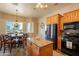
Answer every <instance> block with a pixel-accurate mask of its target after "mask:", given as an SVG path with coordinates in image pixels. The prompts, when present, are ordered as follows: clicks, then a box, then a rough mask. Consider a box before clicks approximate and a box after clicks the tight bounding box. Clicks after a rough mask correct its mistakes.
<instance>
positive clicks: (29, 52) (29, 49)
mask: <svg viewBox="0 0 79 59" xmlns="http://www.w3.org/2000/svg"><path fill="white" fill-rule="evenodd" d="M26 50H27V52H28V54H29V55H32V42H31V41H29V40H27V49H26Z"/></svg>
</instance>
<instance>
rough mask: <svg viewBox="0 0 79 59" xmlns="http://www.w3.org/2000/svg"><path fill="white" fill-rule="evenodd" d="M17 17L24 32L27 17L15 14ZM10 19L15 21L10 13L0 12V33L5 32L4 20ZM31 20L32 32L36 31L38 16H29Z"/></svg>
mask: <svg viewBox="0 0 79 59" xmlns="http://www.w3.org/2000/svg"><path fill="white" fill-rule="evenodd" d="M17 17H18V22H23V32H25V33H26V23H27V20H28V19H27V18H26V17H21V16H17ZM8 20H11V21H16V16H15V15H11V14H6V13H2V12H0V34H5V33H6V27H5V25H6V21H8ZM31 20H32V22H34V25H35V26H34V27H35V28H34V33H36V34H37V33H38V25H37V22H38V18H32V17H31Z"/></svg>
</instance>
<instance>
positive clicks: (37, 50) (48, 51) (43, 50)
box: [32, 44, 53, 56]
mask: <svg viewBox="0 0 79 59" xmlns="http://www.w3.org/2000/svg"><path fill="white" fill-rule="evenodd" d="M32 47H33V56H52V55H53V45H52V44H49V45H47V46H44V47H38V46H36V45H35V44H33V45H32Z"/></svg>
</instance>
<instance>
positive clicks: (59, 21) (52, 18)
mask: <svg viewBox="0 0 79 59" xmlns="http://www.w3.org/2000/svg"><path fill="white" fill-rule="evenodd" d="M67 17H68V16H67ZM61 18H62V16H61V15H60V14H56V15H53V16H50V17H49V19H50V20H49V19H47V20H48V21H50V23H48V24H57V49H61V38H59V37H60V34H61V32H60V31H61V30H62V28H63V24H62V20H63V19H61ZM65 18H66V17H65Z"/></svg>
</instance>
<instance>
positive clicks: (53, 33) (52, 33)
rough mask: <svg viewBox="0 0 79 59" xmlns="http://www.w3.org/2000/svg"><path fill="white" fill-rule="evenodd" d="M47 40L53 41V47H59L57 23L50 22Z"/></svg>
mask: <svg viewBox="0 0 79 59" xmlns="http://www.w3.org/2000/svg"><path fill="white" fill-rule="evenodd" d="M45 35H46V40H50V41H53V43H54V44H53V48H54V49H57V24H49V25H47V29H46V33H45Z"/></svg>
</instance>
